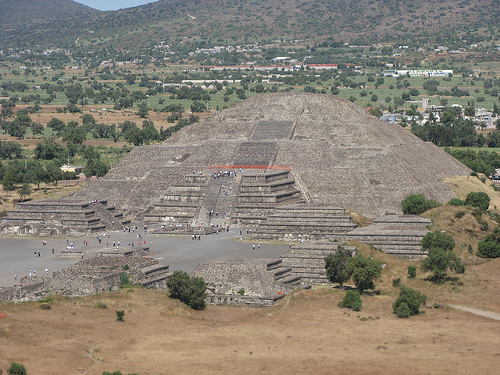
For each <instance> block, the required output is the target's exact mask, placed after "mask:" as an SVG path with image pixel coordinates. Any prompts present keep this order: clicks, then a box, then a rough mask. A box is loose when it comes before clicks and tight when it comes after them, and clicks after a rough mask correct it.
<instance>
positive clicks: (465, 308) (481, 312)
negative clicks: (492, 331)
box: [449, 305, 500, 320]
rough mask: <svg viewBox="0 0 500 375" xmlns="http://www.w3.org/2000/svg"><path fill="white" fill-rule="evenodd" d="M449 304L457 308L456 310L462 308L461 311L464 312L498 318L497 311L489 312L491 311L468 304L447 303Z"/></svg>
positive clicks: (499, 316)
mask: <svg viewBox="0 0 500 375" xmlns="http://www.w3.org/2000/svg"><path fill="white" fill-rule="evenodd" d="M449 306H450V307H453V308H454V309H457V310H462V311H466V312H469V313H472V314H476V315H481V316H484V317H486V318H490V319H495V320H500V314H499V313H494V312H491V311H485V310H480V309H476V308H475V307H469V306H461V305H449Z"/></svg>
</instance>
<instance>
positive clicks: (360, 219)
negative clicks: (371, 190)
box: [345, 210, 372, 227]
mask: <svg viewBox="0 0 500 375" xmlns="http://www.w3.org/2000/svg"><path fill="white" fill-rule="evenodd" d="M345 212H346V214H347V215H349V216H350V217H351V219H352V221H353V223H355V224H357V225H358V226H359V227H366V226H368V225H371V223H372V219H370V218H368V217H366V216H363V215H361V214H360V213H358V212H355V211H352V210H345Z"/></svg>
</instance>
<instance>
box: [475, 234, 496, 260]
mask: <svg viewBox="0 0 500 375" xmlns="http://www.w3.org/2000/svg"><path fill="white" fill-rule="evenodd" d="M477 254H478V255H479V256H480V257H482V258H498V257H500V228H498V227H496V228H495V229H494V230H493V233H490V234H488V235H487V236H486V239H484V240H483V241H479V244H478V246H477Z"/></svg>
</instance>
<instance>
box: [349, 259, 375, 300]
mask: <svg viewBox="0 0 500 375" xmlns="http://www.w3.org/2000/svg"><path fill="white" fill-rule="evenodd" d="M346 271H347V273H348V274H350V275H351V276H352V279H353V281H354V285H356V287H357V288H358V289H359V291H360V292H361V293H363V291H365V290H367V289H375V284H374V283H373V281H375V280H377V279H378V278H379V277H380V274H381V273H382V266H381V265H380V264H379V263H378V262H377V261H375V260H373V259H371V258H366V257H364V256H362V255H356V256H355V257H353V258H351V259H349V262H348V263H347V267H346Z"/></svg>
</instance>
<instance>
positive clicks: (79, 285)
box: [0, 251, 171, 301]
mask: <svg viewBox="0 0 500 375" xmlns="http://www.w3.org/2000/svg"><path fill="white" fill-rule="evenodd" d="M99 255H100V256H92V257H90V258H88V259H84V260H81V261H80V262H78V263H76V264H74V265H72V266H69V267H67V268H65V269H62V270H60V271H54V272H53V275H52V277H48V276H41V277H38V276H36V277H28V276H26V277H23V278H22V279H21V284H20V285H16V286H14V287H10V288H2V289H0V300H2V301H16V300H36V299H39V298H42V297H43V296H44V295H47V294H61V295H67V296H87V295H93V294H97V293H101V292H105V291H110V290H116V289H118V288H119V286H120V275H121V274H122V273H124V272H125V273H127V274H128V275H129V277H130V281H131V282H132V283H136V284H140V285H142V286H144V287H146V288H160V289H165V288H166V282H167V280H168V278H169V277H170V276H171V273H170V272H169V267H168V266H166V265H160V264H159V261H158V260H157V259H152V258H147V257H142V256H126V257H125V256H123V255H124V254H123V253H121V254H118V255H115V254H108V253H107V252H106V251H103V253H102V254H99ZM113 255H115V256H113ZM126 266H127V267H126ZM125 268H127V269H125Z"/></svg>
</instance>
